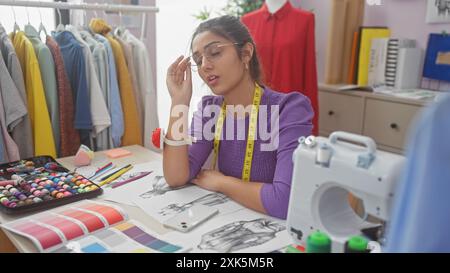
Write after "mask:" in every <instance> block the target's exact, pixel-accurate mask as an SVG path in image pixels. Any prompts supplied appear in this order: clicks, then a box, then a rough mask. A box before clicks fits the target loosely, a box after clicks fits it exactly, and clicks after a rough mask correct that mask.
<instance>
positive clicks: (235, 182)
mask: <svg viewBox="0 0 450 273" xmlns="http://www.w3.org/2000/svg"><path fill="white" fill-rule="evenodd" d="M262 186H263V183H261V182H245V181H243V180H241V179H238V178H235V177H232V176H225V178H224V181H223V183H220V188H219V192H221V193H223V194H225V195H226V196H228V197H230V198H231V199H233V200H234V201H236V202H238V203H240V204H241V205H243V206H245V207H247V208H250V209H253V210H256V211H258V212H261V213H264V214H266V213H267V212H266V210H265V208H264V205H263V203H262V201H261V188H262Z"/></svg>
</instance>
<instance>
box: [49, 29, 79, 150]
mask: <svg viewBox="0 0 450 273" xmlns="http://www.w3.org/2000/svg"><path fill="white" fill-rule="evenodd" d="M46 44H47V46H48V48H49V49H50V52H51V53H52V56H53V60H54V61H55V68H56V80H57V90H58V100H59V105H58V106H59V129H60V137H61V142H60V156H61V157H65V156H71V155H75V153H76V152H77V151H78V148H79V147H80V144H81V143H80V134H79V132H78V131H77V130H76V129H75V126H74V124H73V123H74V103H73V101H74V100H73V93H72V89H71V87H70V82H69V78H68V77H67V74H66V69H65V67H64V60H63V57H62V55H61V50H60V48H59V46H58V44H57V43H56V41H55V40H54V39H53V38H52V37H50V36H47V39H46Z"/></svg>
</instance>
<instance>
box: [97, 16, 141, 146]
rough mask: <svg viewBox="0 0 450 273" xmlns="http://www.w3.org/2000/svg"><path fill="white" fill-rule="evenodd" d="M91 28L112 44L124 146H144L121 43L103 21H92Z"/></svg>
mask: <svg viewBox="0 0 450 273" xmlns="http://www.w3.org/2000/svg"><path fill="white" fill-rule="evenodd" d="M89 27H90V28H91V30H92V31H94V32H96V33H100V34H102V35H104V36H105V37H106V38H107V39H108V41H109V42H110V44H111V47H112V49H113V53H114V59H115V62H116V67H117V75H118V79H119V90H120V99H121V101H122V109H124V125H125V126H124V128H125V131H124V134H123V137H122V145H124V146H127V145H135V144H137V145H142V130H141V126H140V124H139V117H138V111H137V109H136V98H135V97H134V93H133V89H132V83H131V79H130V74H129V71H128V68H127V64H126V61H125V56H124V54H123V49H122V47H121V46H120V44H119V42H118V41H117V40H116V39H114V37H112V36H111V35H110V34H109V32H110V31H111V27H110V26H109V25H107V24H106V22H105V21H104V20H103V19H92V20H91V23H90V24H89Z"/></svg>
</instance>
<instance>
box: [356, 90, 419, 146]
mask: <svg viewBox="0 0 450 273" xmlns="http://www.w3.org/2000/svg"><path fill="white" fill-rule="evenodd" d="M420 110H421V107H419V106H415V105H410V104H403V103H395V102H389V101H382V100H377V99H370V98H368V99H367V101H366V107H365V118H364V130H363V135H366V136H369V137H371V138H373V139H374V140H375V142H377V143H379V144H382V145H386V146H390V147H394V148H399V149H403V148H404V145H405V141H406V140H407V136H408V133H409V132H410V126H411V125H412V122H413V120H414V117H415V116H416V115H417V114H418V113H419V111H420Z"/></svg>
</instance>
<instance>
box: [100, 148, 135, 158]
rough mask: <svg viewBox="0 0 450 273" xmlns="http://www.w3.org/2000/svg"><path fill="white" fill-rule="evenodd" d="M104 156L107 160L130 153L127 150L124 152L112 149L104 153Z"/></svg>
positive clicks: (123, 150)
mask: <svg viewBox="0 0 450 273" xmlns="http://www.w3.org/2000/svg"><path fill="white" fill-rule="evenodd" d="M105 154H106V155H107V156H108V157H109V158H119V157H124V156H129V155H131V154H132V153H131V152H130V151H128V150H125V149H122V148H117V149H112V150H108V151H105Z"/></svg>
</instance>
